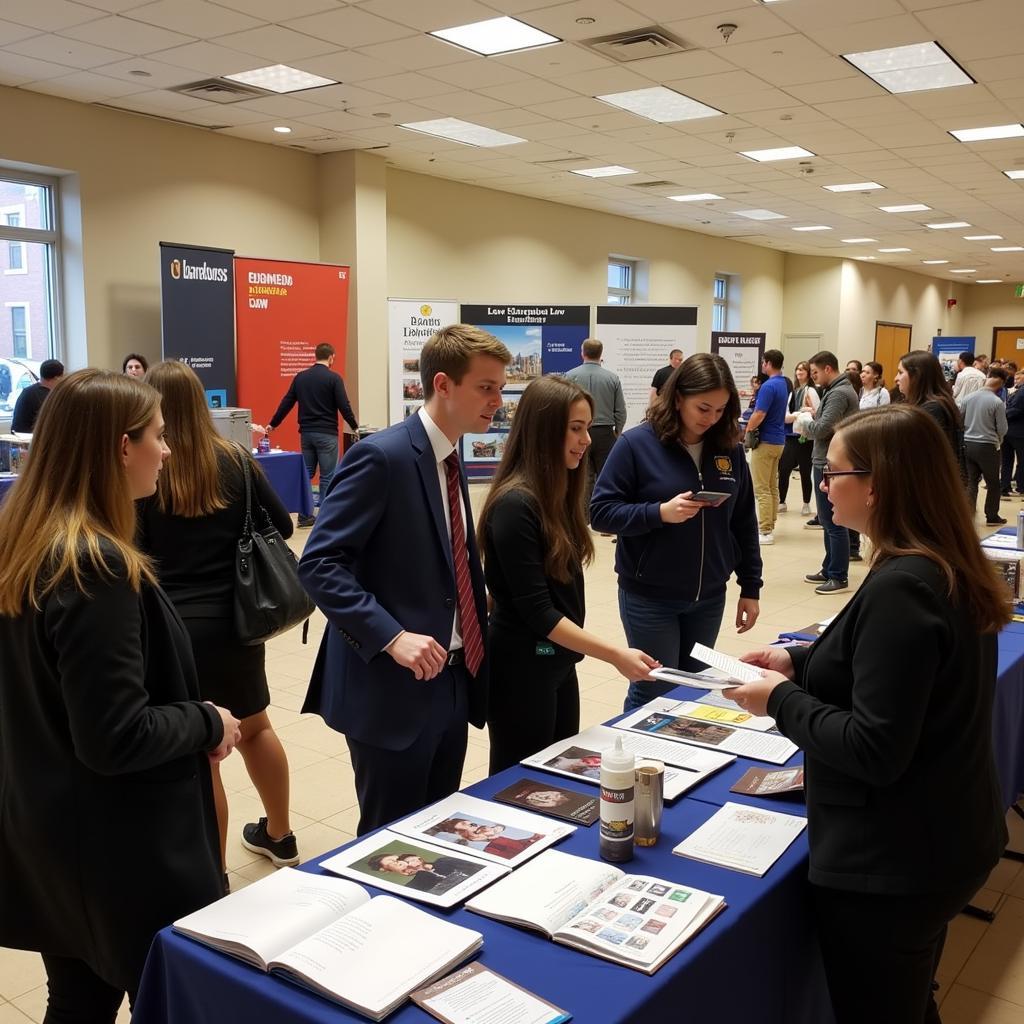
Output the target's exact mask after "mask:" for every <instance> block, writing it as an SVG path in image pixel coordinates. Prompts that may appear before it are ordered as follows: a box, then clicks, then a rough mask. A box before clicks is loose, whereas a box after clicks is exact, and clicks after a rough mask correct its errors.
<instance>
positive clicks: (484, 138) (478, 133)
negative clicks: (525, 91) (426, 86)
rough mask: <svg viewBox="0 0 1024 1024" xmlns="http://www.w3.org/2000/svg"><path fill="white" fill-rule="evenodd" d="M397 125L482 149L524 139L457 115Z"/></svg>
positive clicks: (422, 133)
mask: <svg viewBox="0 0 1024 1024" xmlns="http://www.w3.org/2000/svg"><path fill="white" fill-rule="evenodd" d="M398 127H399V128H406V129H408V130H409V131H411V132H419V133H420V134H421V135H434V136H436V137H437V138H439V139H448V140H449V141H451V142H461V143H462V144H463V145H464V146H481V147H483V148H484V149H491V148H493V147H495V146H512V145H514V144H515V143H517V142H525V141H526V139H521V138H520V137H519V136H518V135H506V134H505V132H496V131H495V130H494V129H493V128H485V127H484V126H483V125H482V124H473V123H472V121H460V120H459V118H457V117H439V118H436V119H434V120H432V121H409V122H408V123H407V124H400V125H399V126H398Z"/></svg>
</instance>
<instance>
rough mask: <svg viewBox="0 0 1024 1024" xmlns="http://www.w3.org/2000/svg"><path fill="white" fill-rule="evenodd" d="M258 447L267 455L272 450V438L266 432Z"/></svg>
mask: <svg viewBox="0 0 1024 1024" xmlns="http://www.w3.org/2000/svg"><path fill="white" fill-rule="evenodd" d="M256 447H257V448H259V451H260V455H266V454H267V453H268V452H269V451H270V438H269V437H267V435H266V434H264V435H263V436H262V437H261V438H260V443H259V444H258V445H257V446H256Z"/></svg>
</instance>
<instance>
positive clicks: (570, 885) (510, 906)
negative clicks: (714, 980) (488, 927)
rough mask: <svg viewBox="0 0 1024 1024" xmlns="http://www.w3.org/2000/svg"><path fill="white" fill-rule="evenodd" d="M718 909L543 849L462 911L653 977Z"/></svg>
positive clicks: (671, 888)
mask: <svg viewBox="0 0 1024 1024" xmlns="http://www.w3.org/2000/svg"><path fill="white" fill-rule="evenodd" d="M724 906H725V900H724V899H723V898H722V897H721V896H715V895H713V894H711V893H706V892H702V891H701V890H699V889H693V888H691V887H690V886H685V885H680V884H678V883H675V882H668V881H665V880H663V879H660V878H651V877H649V876H646V875H628V874H626V873H625V872H623V871H620V870H619V869H618V868H614V867H611V866H610V865H608V864H603V863H601V862H599V861H593V860H588V859H586V858H584V857H576V856H573V855H571V854H567V853H562V852H560V851H558V850H548V851H546V852H545V853H542V854H541V855H540V856H539V857H537V858H536V859H535V860H533V861H531V862H530V863H529V864H527V865H526V866H525V867H523V868H520V869H519V870H518V871H516V873H515V874H513V875H510V876H509V877H508V878H506V879H503V880H502V881H501V882H499V883H498V884H497V885H494V886H492V887H491V888H490V889H488V890H487V891H486V892H483V893H481V894H480V895H479V896H476V897H474V898H473V899H472V900H470V901H469V903H467V904H466V909H467V910H472V911H474V912H475V913H477V914H483V915H484V916H486V917H493V918H495V919H497V920H499V921H507V922H509V923H511V924H518V925H521V926H522V927H525V928H531V929H533V930H535V931H539V932H542V933H543V934H545V935H547V936H548V938H550V939H553V940H554V941H555V942H558V943H560V944H562V945H566V946H572V947H573V948H575V949H579V950H582V951H583V952H585V953H591V954H593V955H594V956H599V957H602V958H604V959H605V960H611V961H613V962H614V963H618V964H622V965H623V966H625V967H632V968H635V969H636V970H639V971H643V972H644V973H645V974H653V973H654V972H655V971H656V970H657V969H658V968H659V967H661V965H662V964H663V963H665V961H666V960H668V959H669V957H671V956H672V955H673V954H674V953H676V952H677V951H678V950H679V949H680V948H682V946H683V945H685V943H686V942H688V941H689V940H690V939H691V938H692V937H693V936H694V935H696V934H697V932H699V931H700V930H701V928H703V927H704V925H705V924H707V923H708V921H710V920H711V919H712V918H713V917H714V916H715V915H716V914H718V913H719V912H720V911H721V910H722V909H723V908H724Z"/></svg>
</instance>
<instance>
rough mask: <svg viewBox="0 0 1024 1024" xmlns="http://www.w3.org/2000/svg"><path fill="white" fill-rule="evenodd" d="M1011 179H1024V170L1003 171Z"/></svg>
mask: <svg viewBox="0 0 1024 1024" xmlns="http://www.w3.org/2000/svg"><path fill="white" fill-rule="evenodd" d="M1003 174H1005V175H1006V176H1007V177H1008V178H1009V179H1010V181H1024V171H1003Z"/></svg>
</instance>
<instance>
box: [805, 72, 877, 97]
mask: <svg viewBox="0 0 1024 1024" xmlns="http://www.w3.org/2000/svg"><path fill="white" fill-rule="evenodd" d="M786 92H788V93H789V94H790V96H795V97H796V98H797V99H798V100H802V101H803V102H804V103H829V102H837V101H840V100H858V99H868V98H870V97H872V96H888V95H889V93H888V92H887V91H886V90H885V89H883V88H882V87H881V86H880V85H878V84H876V83H875V82H873V81H871V79H870V78H868V77H867V75H857V76H856V77H854V78H842V79H836V80H835V81H825V82H808V83H806V84H803V85H787V86H786Z"/></svg>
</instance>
